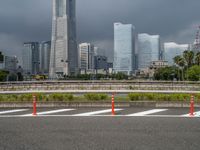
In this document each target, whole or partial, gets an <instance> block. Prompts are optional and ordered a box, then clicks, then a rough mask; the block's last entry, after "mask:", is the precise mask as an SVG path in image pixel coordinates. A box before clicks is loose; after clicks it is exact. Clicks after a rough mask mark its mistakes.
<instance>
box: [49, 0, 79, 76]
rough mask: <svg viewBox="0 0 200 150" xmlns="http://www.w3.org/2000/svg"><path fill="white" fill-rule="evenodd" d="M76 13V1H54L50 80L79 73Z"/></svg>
mask: <svg viewBox="0 0 200 150" xmlns="http://www.w3.org/2000/svg"><path fill="white" fill-rule="evenodd" d="M75 12H76V11H75V0H53V19H52V40H51V44H52V45H51V57H50V71H49V75H50V78H57V77H59V76H63V75H72V74H76V73H77V71H78V50H77V43H76V14H75Z"/></svg>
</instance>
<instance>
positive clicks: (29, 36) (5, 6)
mask: <svg viewBox="0 0 200 150" xmlns="http://www.w3.org/2000/svg"><path fill="white" fill-rule="evenodd" d="M76 4H77V5H76V6H77V7H76V9H77V11H76V12H77V14H76V15H77V41H78V42H91V43H93V44H95V45H96V46H98V47H99V48H100V54H104V55H106V56H108V57H109V60H110V61H112V58H113V23H114V22H122V23H128V24H133V25H134V26H135V28H136V32H137V33H149V34H159V35H160V36H161V40H162V41H163V42H177V43H180V44H185V43H186V44H187V43H192V42H193V41H194V38H195V33H196V30H197V26H198V25H200V13H199V6H200V0H76ZM51 16H52V0H1V1H0V51H3V52H4V53H5V54H7V55H16V56H18V57H19V59H21V51H22V49H23V43H24V42H29V41H48V40H50V39H51V22H52V20H51Z"/></svg>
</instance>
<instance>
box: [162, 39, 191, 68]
mask: <svg viewBox="0 0 200 150" xmlns="http://www.w3.org/2000/svg"><path fill="white" fill-rule="evenodd" d="M188 47H189V45H188V44H177V43H174V42H169V43H164V59H165V61H168V64H169V65H170V66H172V65H174V57H176V56H178V55H181V56H182V55H183V52H184V51H185V50H187V49H188Z"/></svg>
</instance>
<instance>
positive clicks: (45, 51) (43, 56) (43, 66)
mask: <svg viewBox="0 0 200 150" xmlns="http://www.w3.org/2000/svg"><path fill="white" fill-rule="evenodd" d="M39 50H40V73H41V74H48V73H49V63H50V51H51V41H47V42H46V41H44V42H41V43H40V48H39Z"/></svg>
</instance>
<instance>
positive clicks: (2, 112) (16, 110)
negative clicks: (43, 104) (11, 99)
mask: <svg viewBox="0 0 200 150" xmlns="http://www.w3.org/2000/svg"><path fill="white" fill-rule="evenodd" d="M27 110H28V109H15V110H5V111H0V115H2V114H9V113H15V112H22V111H27Z"/></svg>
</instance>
